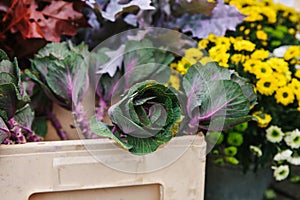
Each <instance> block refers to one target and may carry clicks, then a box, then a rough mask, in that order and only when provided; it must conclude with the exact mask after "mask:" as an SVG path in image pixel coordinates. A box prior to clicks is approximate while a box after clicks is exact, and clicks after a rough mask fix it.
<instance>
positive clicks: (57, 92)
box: [26, 42, 94, 138]
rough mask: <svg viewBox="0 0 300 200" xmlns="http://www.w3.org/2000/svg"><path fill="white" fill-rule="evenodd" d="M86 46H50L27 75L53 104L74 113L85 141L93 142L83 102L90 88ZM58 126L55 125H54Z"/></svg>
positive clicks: (54, 44) (38, 55)
mask: <svg viewBox="0 0 300 200" xmlns="http://www.w3.org/2000/svg"><path fill="white" fill-rule="evenodd" d="M88 57H89V52H88V49H87V46H86V45H84V44H82V45H79V46H73V45H72V43H66V42H63V43H50V44H48V45H47V46H46V47H45V48H43V49H41V50H40V51H39V52H38V54H36V55H35V58H34V59H33V60H31V63H32V70H31V71H29V70H26V74H27V75H28V76H29V77H30V78H31V79H32V80H34V81H35V82H36V83H37V84H39V85H40V87H41V88H42V89H43V90H44V92H45V94H46V95H47V96H48V98H50V99H51V100H52V101H53V102H54V103H57V104H58V105H60V106H62V107H64V108H65V109H67V110H73V111H74V118H75V121H76V123H77V124H76V125H77V126H78V127H79V128H80V129H81V130H82V132H83V135H84V136H85V137H86V138H93V137H94V134H92V133H91V131H90V128H89V125H88V121H87V119H86V114H85V111H84V110H83V105H82V100H83V97H84V95H85V94H86V91H87V89H88V86H89V77H88V66H89V65H88ZM54 125H55V123H54Z"/></svg>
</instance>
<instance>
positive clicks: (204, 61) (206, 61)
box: [199, 56, 213, 66]
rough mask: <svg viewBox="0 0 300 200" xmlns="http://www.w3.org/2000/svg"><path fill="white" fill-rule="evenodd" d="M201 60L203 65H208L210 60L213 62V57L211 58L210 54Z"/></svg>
mask: <svg viewBox="0 0 300 200" xmlns="http://www.w3.org/2000/svg"><path fill="white" fill-rule="evenodd" d="M199 62H200V63H201V65H203V66H204V65H206V64H207V63H209V62H213V59H211V57H208V56H204V57H203V58H201V59H200V60H199Z"/></svg>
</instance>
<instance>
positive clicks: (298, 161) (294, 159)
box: [287, 156, 300, 165]
mask: <svg viewBox="0 0 300 200" xmlns="http://www.w3.org/2000/svg"><path fill="white" fill-rule="evenodd" d="M287 161H288V162H289V163H291V164H292V165H300V156H297V157H290V158H289V159H288V160H287Z"/></svg>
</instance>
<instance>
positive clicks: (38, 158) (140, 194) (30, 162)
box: [0, 136, 206, 200]
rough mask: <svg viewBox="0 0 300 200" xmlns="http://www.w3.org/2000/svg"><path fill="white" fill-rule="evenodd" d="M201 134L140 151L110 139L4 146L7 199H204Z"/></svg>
mask: <svg viewBox="0 0 300 200" xmlns="http://www.w3.org/2000/svg"><path fill="white" fill-rule="evenodd" d="M205 148H206V143H205V141H204V137H203V136H183V137H176V138H174V139H172V140H171V142H170V143H169V144H168V145H166V146H164V147H162V148H160V149H159V150H158V151H156V152H154V153H152V154H149V155H145V156H136V155H132V154H130V153H129V152H127V151H125V150H123V149H121V148H120V147H118V146H117V145H116V144H115V143H114V142H113V141H111V140H108V139H97V140H70V141H53V142H52V141H51V142H40V143H27V144H23V145H11V146H6V145H1V146H0V166H1V168H0V194H1V199H3V200H48V199H51V200H55V199H61V200H67V199H72V200H83V199H84V200H85V199H89V200H93V199H101V200H120V199H122V200H141V199H143V200H183V199H185V200H201V199H203V192H204V176H205V156H206V154H205Z"/></svg>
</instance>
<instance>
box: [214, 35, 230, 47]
mask: <svg viewBox="0 0 300 200" xmlns="http://www.w3.org/2000/svg"><path fill="white" fill-rule="evenodd" d="M220 45H224V46H225V49H227V50H229V48H230V46H231V43H230V39H229V38H227V37H217V39H216V46H220Z"/></svg>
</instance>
